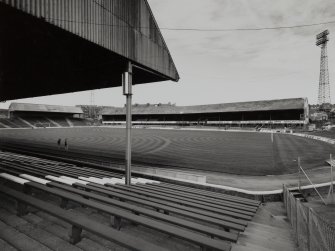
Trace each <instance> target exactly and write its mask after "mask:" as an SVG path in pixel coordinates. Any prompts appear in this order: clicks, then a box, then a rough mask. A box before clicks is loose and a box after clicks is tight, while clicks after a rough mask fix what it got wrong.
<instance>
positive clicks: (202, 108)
mask: <svg viewBox="0 0 335 251" xmlns="http://www.w3.org/2000/svg"><path fill="white" fill-rule="evenodd" d="M305 102H306V99H305V98H294V99H277V100H261V101H250V102H237V103H223V104H212V105H194V106H173V105H171V106H168V105H163V106H159V105H155V106H153V105H150V106H146V105H140V106H133V109H132V113H133V114H180V113H215V112H252V111H273V110H295V109H304V107H305ZM125 111H126V110H125V108H124V107H120V108H115V107H110V108H106V109H104V110H103V111H102V115H115V114H125Z"/></svg>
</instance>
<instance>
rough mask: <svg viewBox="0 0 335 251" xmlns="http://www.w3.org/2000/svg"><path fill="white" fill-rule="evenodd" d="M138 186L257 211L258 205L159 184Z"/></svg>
mask: <svg viewBox="0 0 335 251" xmlns="http://www.w3.org/2000/svg"><path fill="white" fill-rule="evenodd" d="M140 186H145V187H148V188H150V189H153V190H157V191H164V192H166V193H171V194H178V195H181V196H185V197H190V198H197V199H201V200H203V201H209V202H212V203H217V204H219V205H229V206H231V207H234V208H236V209H243V210H247V211H250V212H255V211H257V209H258V205H253V206H251V205H245V204H243V203H240V200H239V199H235V200H234V199H229V200H226V199H222V198H221V199H219V198H209V197H208V196H206V195H202V194H197V193H189V192H188V191H183V190H176V189H172V188H167V187H164V186H160V184H159V183H151V182H148V183H146V184H145V185H144V184H141V185H140Z"/></svg>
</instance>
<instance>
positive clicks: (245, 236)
mask: <svg viewBox="0 0 335 251" xmlns="http://www.w3.org/2000/svg"><path fill="white" fill-rule="evenodd" d="M266 250H278V251H283V250H286V251H289V250H292V251H293V250H298V248H297V246H296V244H295V241H294V238H293V232H292V228H291V226H290V224H289V223H288V222H287V217H286V212H285V209H284V206H283V203H282V202H272V203H267V204H265V205H263V206H261V207H260V208H259V209H258V212H257V214H256V215H255V216H254V218H253V220H252V222H250V223H249V224H248V227H247V228H246V230H245V231H244V232H243V233H241V234H240V237H239V240H238V242H237V244H233V248H232V251H266Z"/></svg>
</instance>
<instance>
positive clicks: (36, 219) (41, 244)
mask: <svg viewBox="0 0 335 251" xmlns="http://www.w3.org/2000/svg"><path fill="white" fill-rule="evenodd" d="M32 212H33V213H29V214H27V215H25V216H23V217H18V216H16V211H15V204H14V203H13V202H12V201H10V200H8V199H7V198H6V197H4V196H0V250H1V251H16V250H20V251H52V250H55V251H56V250H57V251H59V250H66V251H91V250H99V251H107V250H126V249H124V248H121V247H120V246H117V245H115V244H110V243H109V242H108V241H106V240H104V241H101V240H100V239H101V238H99V237H97V236H93V235H92V234H90V233H87V232H85V231H84V233H83V239H82V240H81V241H80V242H79V243H77V244H76V245H72V244H70V243H69V235H68V233H69V230H70V227H71V226H70V225H69V224H68V223H66V222H63V221H61V220H59V219H58V218H55V217H52V216H50V215H48V214H45V213H44V212H41V211H36V210H35V211H34V210H33V211H32ZM105 244H106V245H105Z"/></svg>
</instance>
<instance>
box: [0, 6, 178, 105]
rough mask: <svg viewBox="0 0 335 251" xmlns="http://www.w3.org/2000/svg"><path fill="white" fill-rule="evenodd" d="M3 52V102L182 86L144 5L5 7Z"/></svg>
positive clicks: (0, 9) (0, 35)
mask: <svg viewBox="0 0 335 251" xmlns="http://www.w3.org/2000/svg"><path fill="white" fill-rule="evenodd" d="M23 41H24V42H23ZM0 51H1V57H0V71H1V78H0V100H14V99H21V98H28V97H37V96H46V95H53V94H60V93H69V92H77V91H85V90H94V89H100V88H109V87H117V86H121V85H122V81H121V75H122V74H123V73H124V72H125V70H126V67H127V65H128V63H129V62H131V63H132V64H133V65H134V66H135V67H134V68H133V81H132V83H133V84H134V85H135V84H144V83H153V82H159V81H166V80H173V81H178V80H179V74H178V71H177V69H176V66H175V64H174V62H173V59H172V57H171V55H170V52H169V49H168V47H167V45H166V43H165V41H164V38H163V36H162V34H161V32H160V30H159V27H158V25H157V23H156V21H155V17H154V16H153V13H152V11H151V9H150V6H149V4H148V2H147V1H146V0H109V1H105V0H57V1H56V0H34V1H32V0H16V1H11V0H0ZM27 87H28V88H27Z"/></svg>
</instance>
